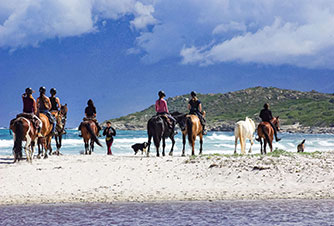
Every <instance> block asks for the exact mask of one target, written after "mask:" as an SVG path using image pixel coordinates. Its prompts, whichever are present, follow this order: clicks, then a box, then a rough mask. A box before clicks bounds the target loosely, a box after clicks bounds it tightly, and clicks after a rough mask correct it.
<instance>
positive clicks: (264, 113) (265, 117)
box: [260, 103, 281, 142]
mask: <svg viewBox="0 0 334 226" xmlns="http://www.w3.org/2000/svg"><path fill="white" fill-rule="evenodd" d="M260 118H261V119H262V122H268V123H269V124H270V125H271V127H272V128H273V130H274V134H275V138H276V142H278V141H280V140H281V139H280V138H277V129H276V126H274V125H273V124H272V122H271V120H272V119H273V116H272V114H271V111H270V110H269V104H268V103H265V104H264V105H263V109H262V110H261V112H260Z"/></svg>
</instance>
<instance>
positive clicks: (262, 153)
mask: <svg viewBox="0 0 334 226" xmlns="http://www.w3.org/2000/svg"><path fill="white" fill-rule="evenodd" d="M259 140H260V144H261V155H263V148H262V138H261V137H260V136H259Z"/></svg>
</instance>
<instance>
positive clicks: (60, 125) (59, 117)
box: [51, 104, 68, 155]
mask: <svg viewBox="0 0 334 226" xmlns="http://www.w3.org/2000/svg"><path fill="white" fill-rule="evenodd" d="M67 111H68V109H67V104H65V105H61V106H60V110H59V111H54V112H51V113H52V114H53V116H54V117H55V118H56V122H57V125H56V131H57V133H56V134H55V136H54V137H55V141H56V147H57V150H56V151H55V152H54V154H56V155H59V154H60V148H61V145H62V138H63V134H64V131H65V125H66V119H67Z"/></svg>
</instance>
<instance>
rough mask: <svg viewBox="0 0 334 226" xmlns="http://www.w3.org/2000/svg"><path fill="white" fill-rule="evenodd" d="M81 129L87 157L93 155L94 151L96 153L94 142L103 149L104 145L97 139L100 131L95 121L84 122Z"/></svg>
mask: <svg viewBox="0 0 334 226" xmlns="http://www.w3.org/2000/svg"><path fill="white" fill-rule="evenodd" d="M80 129H81V134H82V138H83V140H84V142H85V155H87V154H89V155H90V154H92V151H94V142H95V143H97V144H98V145H99V146H100V147H102V144H101V143H100V141H99V139H98V138H97V135H98V129H97V127H96V124H95V122H94V121H92V120H88V121H83V122H82V123H81V125H80ZM89 143H90V147H89Z"/></svg>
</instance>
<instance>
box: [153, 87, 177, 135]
mask: <svg viewBox="0 0 334 226" xmlns="http://www.w3.org/2000/svg"><path fill="white" fill-rule="evenodd" d="M158 96H159V99H158V100H157V101H156V102H155V111H156V112H157V115H166V116H167V123H168V126H169V128H171V129H173V131H174V128H175V124H176V119H175V118H174V117H173V116H172V115H171V114H170V113H169V111H168V107H167V101H166V100H165V99H164V97H166V94H165V92H164V91H162V90H160V91H159V93H158Z"/></svg>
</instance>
